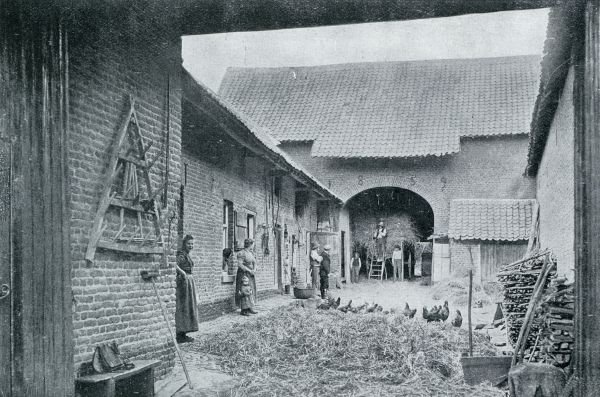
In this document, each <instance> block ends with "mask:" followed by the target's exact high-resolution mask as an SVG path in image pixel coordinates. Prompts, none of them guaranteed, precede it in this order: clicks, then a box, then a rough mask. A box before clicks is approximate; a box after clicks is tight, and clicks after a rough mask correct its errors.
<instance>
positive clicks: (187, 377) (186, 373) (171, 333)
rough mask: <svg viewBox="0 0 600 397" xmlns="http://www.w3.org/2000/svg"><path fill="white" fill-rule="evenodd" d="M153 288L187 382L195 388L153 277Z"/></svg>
mask: <svg viewBox="0 0 600 397" xmlns="http://www.w3.org/2000/svg"><path fill="white" fill-rule="evenodd" d="M152 288H154V293H155V294H156V299H158V303H159V304H160V310H162V314H163V317H164V318H165V322H166V323H167V328H168V329H169V334H170V335H171V341H172V342H173V344H174V345H175V350H176V351H177V355H178V356H179V361H181V366H182V367H183V372H184V373H185V378H186V379H187V384H188V387H189V388H190V389H193V388H194V387H193V386H192V381H191V380H190V375H189V374H188V371H187V368H186V366H185V362H184V361H183V356H182V355H181V350H179V345H177V340H176V339H175V335H173V330H172V329H171V324H170V323H169V319H168V318H167V312H166V311H165V307H164V306H163V303H162V301H161V300H160V296H159V295H158V290H157V289H156V282H155V281H154V278H152Z"/></svg>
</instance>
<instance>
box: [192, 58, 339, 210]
mask: <svg viewBox="0 0 600 397" xmlns="http://www.w3.org/2000/svg"><path fill="white" fill-rule="evenodd" d="M182 84H183V100H184V101H186V102H187V103H189V104H190V105H191V106H192V107H193V108H194V109H195V110H197V111H198V112H199V113H201V114H202V115H203V116H205V117H208V118H209V119H211V120H212V121H213V122H215V123H216V124H217V125H219V126H220V128H221V129H222V130H223V131H224V132H225V133H226V134H227V135H228V136H230V137H231V138H232V139H233V140H234V141H236V142H237V143H238V144H239V145H240V146H242V147H245V148H247V149H248V150H250V151H251V152H252V153H254V154H255V155H257V156H258V157H261V158H263V159H264V160H265V161H268V162H269V163H271V164H272V166H273V169H274V170H276V172H277V173H278V174H281V173H285V174H286V175H289V176H290V177H292V178H294V179H295V180H296V181H298V182H300V183H301V184H303V185H305V186H307V187H310V188H311V189H313V190H314V191H315V192H316V193H317V194H318V195H319V196H321V197H323V198H324V199H329V200H333V201H335V202H338V203H341V199H340V198H339V197H337V196H336V195H335V194H334V193H333V192H331V191H330V190H329V189H328V188H327V187H325V186H324V185H322V184H321V183H320V182H319V181H318V180H316V179H315V178H314V177H312V176H311V175H310V174H308V173H307V172H306V171H305V170H304V169H303V168H302V167H301V166H299V165H297V164H292V161H291V160H290V159H288V158H286V156H285V153H283V152H282V151H281V150H278V149H277V148H275V147H271V146H273V145H269V144H266V143H265V142H263V140H261V139H260V138H259V137H258V136H257V134H256V133H255V132H254V131H253V130H252V129H251V128H250V127H249V126H248V125H247V123H248V122H249V121H248V120H243V117H242V116H240V115H238V114H236V113H235V111H234V110H233V109H231V108H230V107H228V106H227V105H225V104H224V103H223V102H222V101H221V100H219V99H218V98H217V96H216V94H214V93H213V92H211V91H210V90H209V89H208V88H206V87H204V86H202V85H201V84H200V83H198V82H197V81H196V80H194V78H193V77H192V76H191V75H190V74H189V73H188V72H187V71H186V70H185V69H183V68H182ZM263 135H264V133H263Z"/></svg>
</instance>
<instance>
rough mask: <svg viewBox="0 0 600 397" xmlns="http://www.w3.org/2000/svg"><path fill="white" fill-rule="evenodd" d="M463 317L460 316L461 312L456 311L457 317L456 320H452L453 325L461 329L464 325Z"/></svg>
mask: <svg viewBox="0 0 600 397" xmlns="http://www.w3.org/2000/svg"><path fill="white" fill-rule="evenodd" d="M462 320H463V319H462V315H461V314H460V310H456V316H455V317H454V319H453V320H452V325H453V326H455V327H457V328H460V326H461V325H462Z"/></svg>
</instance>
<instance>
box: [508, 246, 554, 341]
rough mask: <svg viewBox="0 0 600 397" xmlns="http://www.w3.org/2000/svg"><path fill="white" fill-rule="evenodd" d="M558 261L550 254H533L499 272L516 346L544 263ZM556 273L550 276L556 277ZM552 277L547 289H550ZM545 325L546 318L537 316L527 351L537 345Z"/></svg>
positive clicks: (530, 333) (546, 252)
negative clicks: (542, 327)
mask: <svg viewBox="0 0 600 397" xmlns="http://www.w3.org/2000/svg"><path fill="white" fill-rule="evenodd" d="M550 260H552V261H556V259H554V257H553V256H552V255H551V254H550V252H549V251H544V252H541V253H539V254H535V255H532V256H530V257H528V258H526V259H523V260H521V261H517V262H513V263H511V264H508V265H504V266H503V267H502V268H501V269H500V272H499V273H498V280H499V281H500V284H501V285H502V287H503V289H504V299H503V304H502V306H503V309H504V317H505V318H506V328H507V334H508V340H509V342H510V344H511V345H512V346H513V347H514V346H515V344H516V343H517V339H518V337H519V331H520V330H521V326H522V325H523V320H524V318H525V314H526V313H527V307H528V306H529V301H530V300H531V297H532V294H533V290H534V286H535V284H536V281H537V279H538V277H539V276H540V273H541V271H542V267H543V265H544V261H550ZM554 273H555V272H554V271H553V272H552V273H551V274H550V277H552V276H553V274H554ZM549 282H550V278H549V279H548V280H547V281H546V283H545V285H544V287H547V286H548V284H549ZM541 325H542V318H541V317H539V316H536V317H535V318H534V320H533V323H532V325H531V330H530V332H529V335H528V337H527V341H526V342H525V348H527V347H529V346H533V345H534V344H535V339H536V336H537V335H538V333H539V330H540V326H541Z"/></svg>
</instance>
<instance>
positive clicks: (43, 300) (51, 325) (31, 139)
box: [0, 0, 74, 396]
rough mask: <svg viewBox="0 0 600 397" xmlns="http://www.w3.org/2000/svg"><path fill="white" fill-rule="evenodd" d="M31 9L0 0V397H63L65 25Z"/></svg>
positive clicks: (66, 380)
mask: <svg viewBox="0 0 600 397" xmlns="http://www.w3.org/2000/svg"><path fill="white" fill-rule="evenodd" d="M34 3H35V2H27V1H17V0H9V1H8V2H5V3H4V4H3V6H2V7H0V93H1V95H0V131H1V134H2V135H3V137H4V138H5V139H4V140H3V142H6V139H8V140H9V141H10V142H11V147H12V149H13V150H12V159H11V161H10V169H11V171H10V173H11V174H12V175H10V184H12V191H9V197H10V200H9V203H8V209H9V213H8V215H7V214H4V215H0V217H2V218H3V219H1V220H0V225H2V226H0V234H2V236H0V241H1V243H0V244H1V245H2V248H0V255H2V258H0V260H1V261H2V263H1V265H0V269H1V270H0V271H1V272H2V273H1V276H0V277H1V278H2V279H3V280H1V281H0V285H1V284H5V283H6V282H5V281H4V279H5V277H6V274H7V269H8V272H10V271H11V267H12V280H11V282H10V283H8V284H7V285H9V287H10V288H11V291H10V295H9V296H8V297H7V298H6V299H2V300H1V301H0V307H1V308H0V316H1V317H2V323H1V324H0V326H1V327H2V328H1V330H0V335H2V336H1V337H0V341H1V342H0V343H1V344H2V345H1V346H0V355H1V356H0V366H1V367H0V368H1V371H3V372H2V373H1V374H0V387H1V390H0V396H69V395H73V393H74V380H73V372H74V371H73V333H72V316H73V312H72V293H71V262H70V241H69V208H68V184H67V181H68V172H67V161H68V159H67V149H68V145H67V132H68V72H67V70H68V57H67V48H68V46H67V36H66V27H65V24H64V23H65V21H66V20H67V18H66V16H64V15H61V13H60V11H59V10H57V9H56V8H54V6H53V5H52V4H54V3H48V4H47V6H45V7H36V6H34ZM2 146H3V147H4V149H3V153H4V155H5V153H6V145H5V144H4V145H2ZM9 157H10V156H9ZM4 162H6V161H4ZM2 168H3V169H6V165H3V166H2ZM10 184H9V185H10ZM2 186H5V185H4V184H2ZM3 189H4V188H3ZM3 206H4V207H5V208H4V209H5V210H6V200H4V203H3ZM0 212H2V211H0ZM6 216H9V222H5V220H6ZM7 228H10V229H7ZM7 250H8V257H9V261H8V263H10V264H11V266H5V263H7V262H5V261H6V256H7V253H6V251H7ZM8 301H10V305H9V307H10V308H7V302H8ZM8 311H9V312H8ZM7 334H10V335H7ZM7 358H10V359H8V360H7ZM7 361H9V362H10V363H11V364H10V365H12V368H10V370H9V371H10V375H9V376H5V374H6V371H7V370H8V366H7V364H6V362H7Z"/></svg>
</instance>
